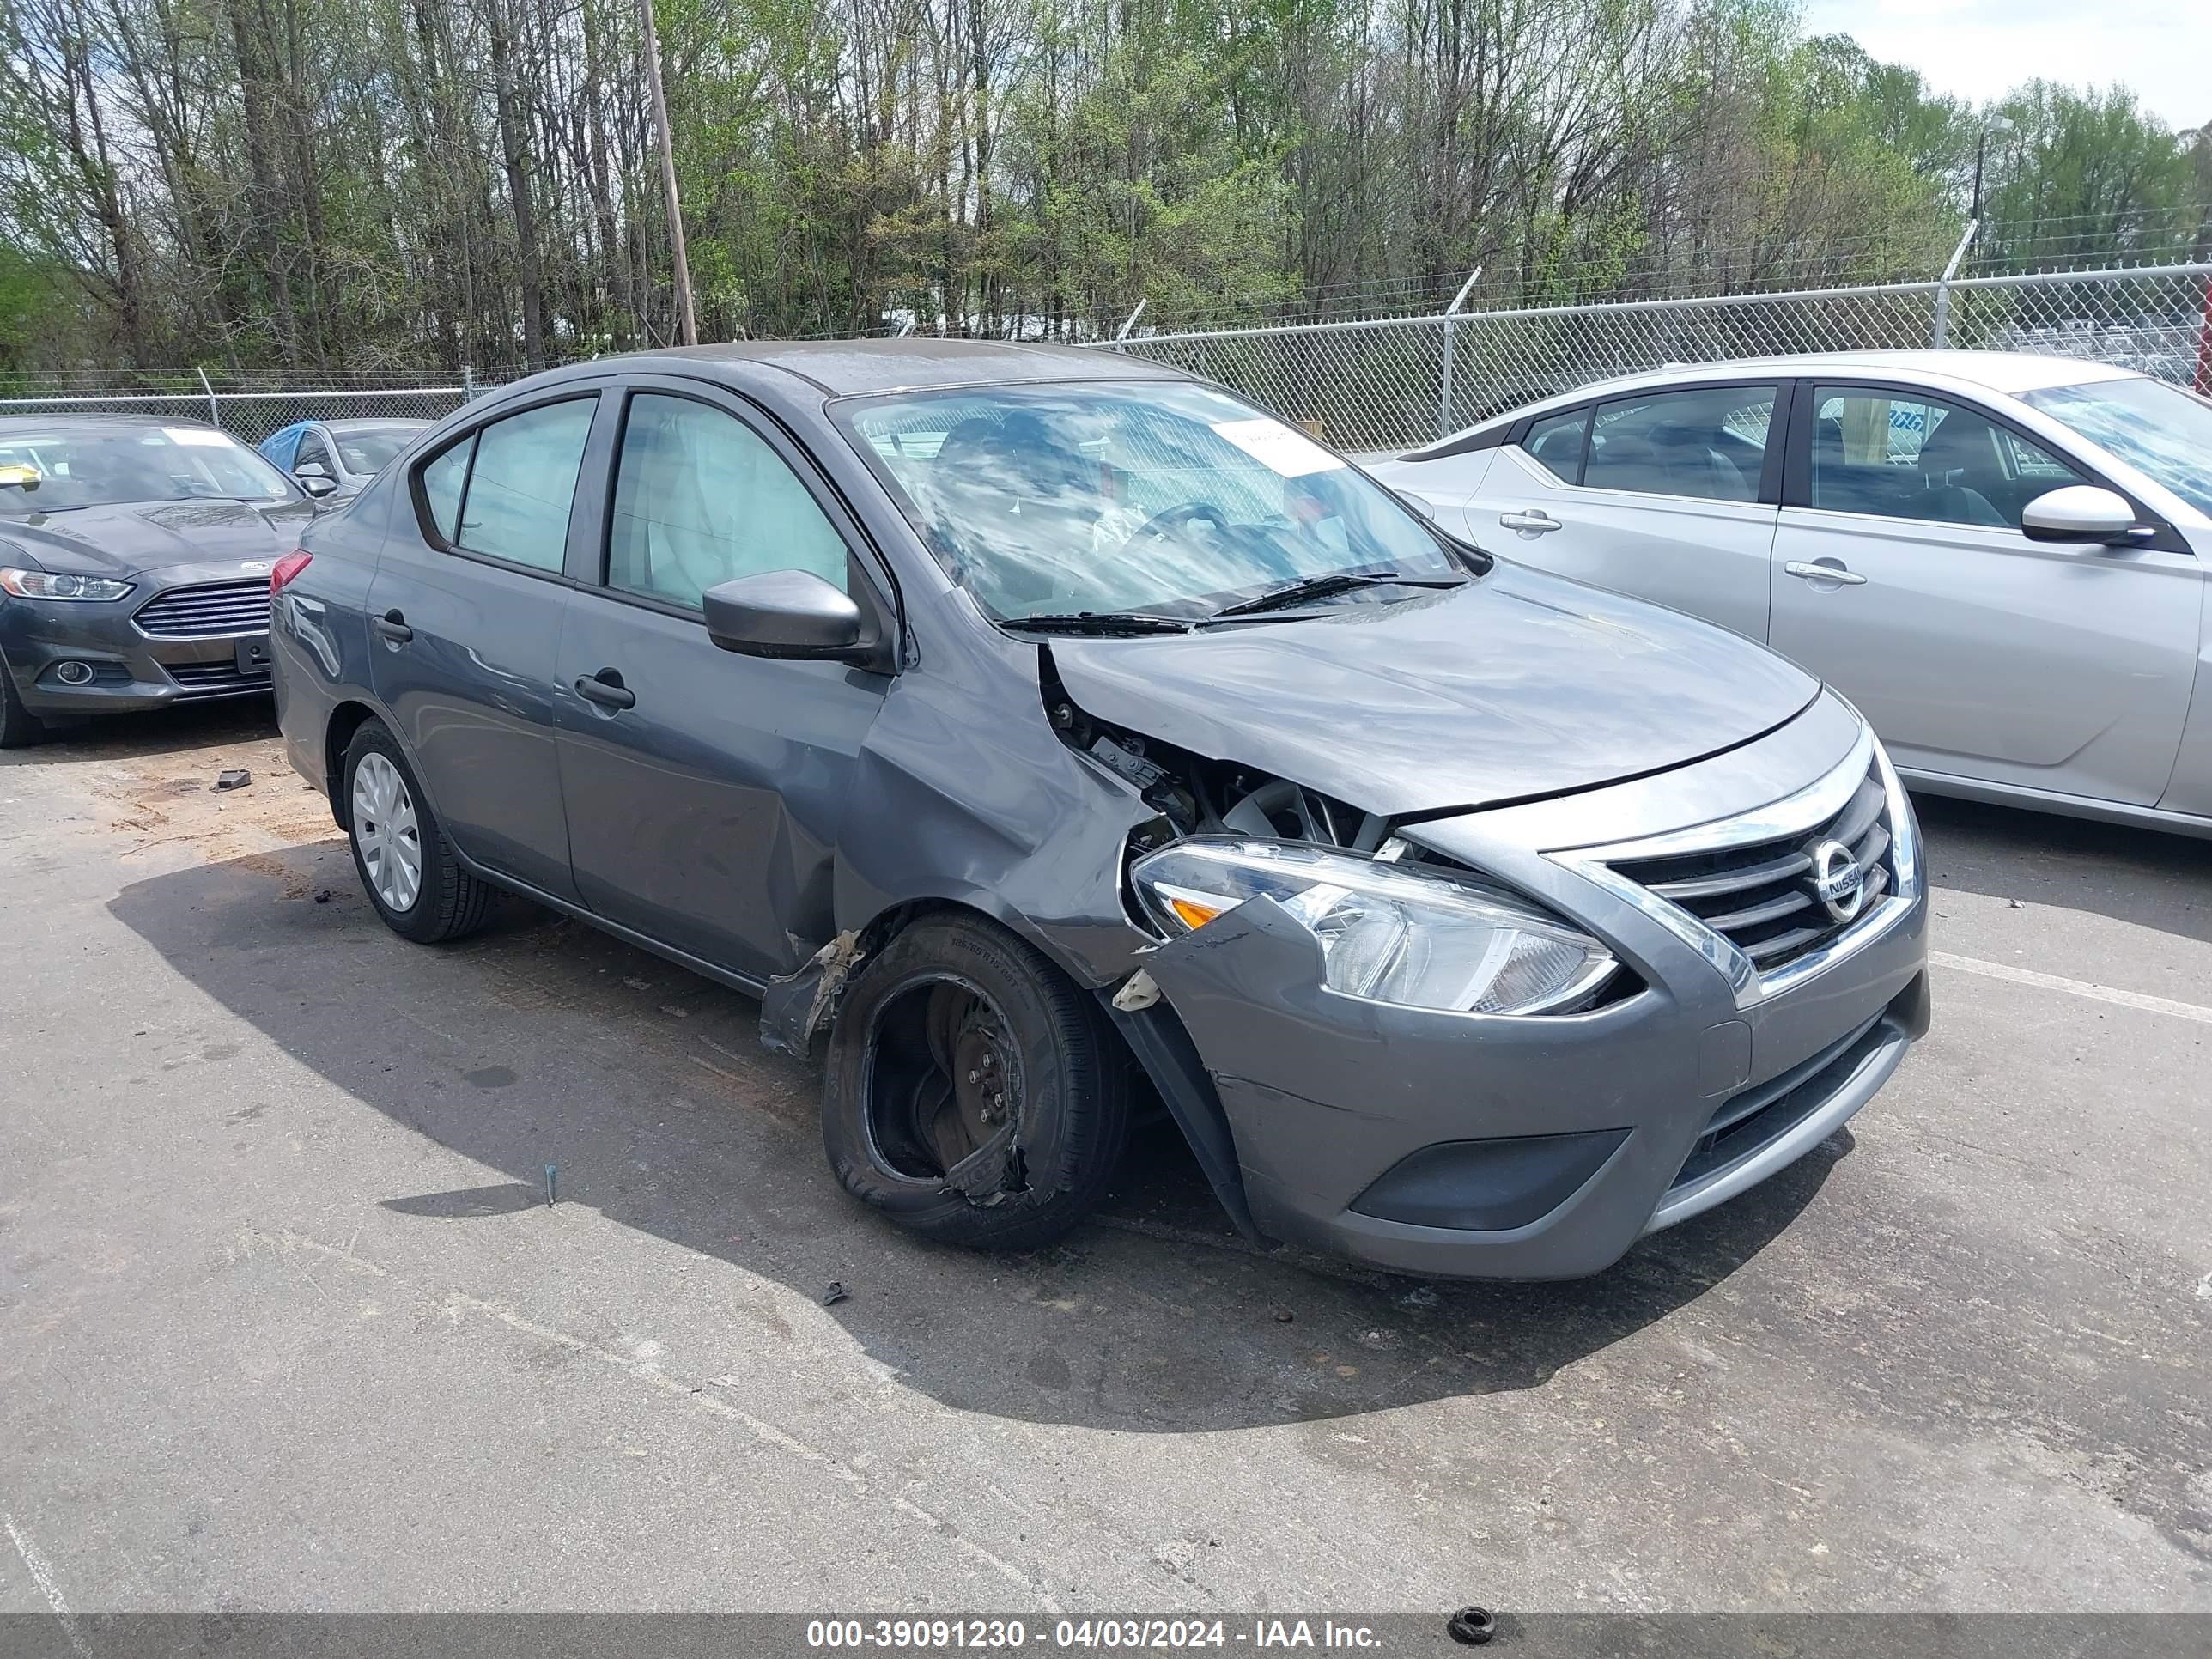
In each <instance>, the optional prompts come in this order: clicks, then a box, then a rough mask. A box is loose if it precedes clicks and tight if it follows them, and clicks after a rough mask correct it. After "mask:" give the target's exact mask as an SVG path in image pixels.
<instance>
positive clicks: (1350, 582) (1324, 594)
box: [1206, 570, 1467, 623]
mask: <svg viewBox="0 0 2212 1659" xmlns="http://www.w3.org/2000/svg"><path fill="white" fill-rule="evenodd" d="M1465 580H1467V578H1466V577H1464V576H1401V575H1399V574H1396V573H1395V572H1393V571H1380V572H1377V571H1372V570H1339V571H1336V572H1334V574H1329V575H1327V576H1301V577H1300V578H1298V580H1296V581H1291V582H1285V583H1283V584H1282V586H1279V587H1271V588H1269V589H1267V591H1266V592H1263V593H1256V594H1255V595H1254V596H1253V597H1252V598H1250V599H1239V600H1237V603H1236V604H1234V605H1224V606H1222V607H1221V609H1220V610H1218V611H1215V612H1214V613H1213V614H1212V616H1210V617H1207V618H1206V621H1208V622H1210V623H1215V622H1219V621H1221V620H1222V619H1223V618H1224V617H1252V616H1257V615H1258V614H1259V613H1260V612H1261V611H1282V610H1285V609H1287V608H1288V607H1290V606H1291V605H1303V604H1304V603H1305V602H1306V601H1307V600H1309V599H1328V598H1329V597H1330V596H1331V595H1333V594H1337V593H1348V592H1351V591H1352V589H1353V588H1355V587H1457V586H1459V585H1460V584H1461V583H1462V582H1463V581H1465Z"/></svg>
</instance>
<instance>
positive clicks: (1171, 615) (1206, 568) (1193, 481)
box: [841, 383, 1468, 632]
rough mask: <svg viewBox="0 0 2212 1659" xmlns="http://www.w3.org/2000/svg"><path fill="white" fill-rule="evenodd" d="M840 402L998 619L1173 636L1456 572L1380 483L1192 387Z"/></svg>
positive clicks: (904, 498) (927, 533) (1247, 410)
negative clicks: (1218, 622)
mask: <svg viewBox="0 0 2212 1659" xmlns="http://www.w3.org/2000/svg"><path fill="white" fill-rule="evenodd" d="M841 414H842V419H843V420H844V422H845V423H846V428H847V430H848V433H849V434H850V435H852V436H853V437H854V440H855V441H856V443H857V445H858V447H859V448H860V453H861V454H862V455H863V457H865V458H866V459H867V460H868V461H869V463H870V464H871V465H872V466H873V467H874V468H875V470H876V472H877V474H878V477H881V478H882V479H883V480H884V483H886V484H887V485H888V486H889V487H890V489H891V492H892V494H893V495H895V496H896V497H897V498H898V499H899V502H900V505H901V507H902V509H903V510H904V511H905V513H906V514H907V516H908V519H909V520H912V522H913V524H914V526H915V529H916V530H917V531H918V532H920V533H921V537H922V539H923V540H924V542H925V543H927V545H928V547H929V549H930V551H931V552H932V553H933V555H934V556H936V558H937V560H938V562H939V563H940V564H942V565H943V566H944V567H945V571H946V572H947V574H950V575H951V578H952V579H953V580H955V581H957V582H959V583H960V584H961V585H962V586H965V587H966V588H967V589H968V590H969V592H972V593H973V594H974V595H975V598H976V599H977V600H978V601H980V602H981V605H983V607H984V608H985V610H987V611H988V612H989V613H990V614H991V615H992V616H993V617H995V618H997V619H998V620H999V621H1000V622H1001V623H1006V624H1007V625H1009V626H1023V625H1029V626H1036V627H1044V626H1055V625H1056V626H1061V627H1068V628H1077V627H1082V626H1085V625H1095V626H1096V628H1097V630H1098V631H1102V632H1109V631H1115V630H1117V629H1130V630H1133V629H1138V628H1144V629H1156V630H1158V631H1163V632H1164V631H1179V630H1181V629H1184V628H1188V627H1190V626H1193V625H1194V624H1196V623H1202V622H1206V621H1209V620H1213V619H1216V618H1220V617H1225V615H1227V614H1228V613H1231V612H1233V613H1235V615H1236V617H1239V618H1243V617H1252V618H1255V619H1256V618H1258V617H1261V615H1262V614H1263V613H1264V614H1285V613H1287V612H1289V611H1291V609H1293V608H1295V607H1298V606H1302V605H1308V604H1318V603H1320V602H1322V601H1323V600H1325V599H1340V598H1343V599H1376V600H1381V599H1404V598H1410V597H1413V594H1412V593H1409V592H1407V591H1406V590H1407V589H1408V588H1413V589H1419V588H1424V587H1435V586H1455V585H1456V584H1458V583H1459V582H1461V581H1463V580H1466V579H1467V573H1468V565H1467V564H1465V563H1463V562H1461V560H1460V559H1458V558H1455V556H1453V554H1452V553H1451V552H1449V550H1447V548H1446V546H1445V544H1443V542H1442V541H1440V540H1439V539H1438V538H1437V534H1436V533H1435V532H1433V531H1431V529H1430V528H1429V527H1428V526H1427V524H1426V522H1425V520H1422V519H1420V518H1419V517H1418V516H1417V515H1416V514H1415V513H1413V511H1412V510H1411V509H1410V508H1408V507H1406V506H1405V505H1404V504H1403V503H1402V502H1401V501H1398V500H1397V499H1396V498H1395V497H1394V496H1393V495H1390V494H1389V492H1388V491H1387V490H1385V489H1383V488H1381V487H1380V486H1379V485H1377V484H1375V483H1371V482H1370V481H1369V480H1368V479H1367V478H1365V477H1363V476H1362V475H1360V474H1359V473H1358V472H1356V471H1353V470H1352V468H1351V467H1350V466H1348V465H1346V463H1345V462H1344V461H1343V460H1342V459H1340V458H1339V457H1337V456H1336V455H1334V454H1332V453H1330V452H1329V451H1328V450H1326V449H1324V448H1322V446H1321V445H1319V444H1317V443H1316V442H1315V441H1313V440H1312V439H1311V438H1310V437H1308V436H1307V435H1305V434H1304V433H1303V432H1301V431H1299V430H1298V429H1297V428H1295V427H1291V426H1287V425H1285V424H1284V423H1283V422H1280V421H1278V420H1276V419H1274V418H1273V416H1267V415H1262V414H1261V413H1260V412H1259V411H1258V410H1255V409H1253V408H1251V407H1250V406H1249V405H1248V404H1241V403H1239V402H1237V400H1236V399H1235V398H1230V397H1228V396H1225V394H1223V393H1220V392H1214V391H1211V390H1209V389H1207V388H1206V387H1203V386H1176V385H1157V384H1151V383H1131V384H1086V385H1072V386H994V387H988V388H984V389H979V390H970V391H962V392H937V393H915V394H906V395H899V396H893V397H888V398H869V399H866V400H858V399H856V400H854V402H853V403H852V404H848V405H847V406H846V407H845V409H844V410H842V411H841Z"/></svg>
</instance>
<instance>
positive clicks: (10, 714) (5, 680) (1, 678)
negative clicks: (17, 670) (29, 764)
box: [0, 662, 46, 749]
mask: <svg viewBox="0 0 2212 1659" xmlns="http://www.w3.org/2000/svg"><path fill="white" fill-rule="evenodd" d="M45 736H46V722H45V721H44V720H40V718H39V717H38V716H37V715H36V714H33V713H32V712H31V711H30V710H29V709H27V708H24V707H23V700H22V698H21V697H20V696H17V695H16V693H15V676H14V675H12V674H11V673H9V671H8V665H7V664H6V663H5V662H0V749H23V748H27V747H28V746H29V745H31V744H34V743H36V742H38V740H39V739H40V738H43V737H45Z"/></svg>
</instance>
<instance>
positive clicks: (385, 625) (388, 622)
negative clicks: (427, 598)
mask: <svg viewBox="0 0 2212 1659" xmlns="http://www.w3.org/2000/svg"><path fill="white" fill-rule="evenodd" d="M369 626H370V627H371V628H374V629H375V630H376V631H377V633H378V635H380V636H381V637H382V638H385V639H387V640H390V641H392V644H394V645H404V644H406V643H407V641H410V640H411V639H413V638H414V637H415V630H414V629H411V628H410V627H409V626H408V625H407V618H406V617H403V616H402V615H400V614H399V612H398V611H386V612H385V613H384V614H383V615H382V616H380V617H375V618H374V619H373V620H372V621H371V622H370V623H369Z"/></svg>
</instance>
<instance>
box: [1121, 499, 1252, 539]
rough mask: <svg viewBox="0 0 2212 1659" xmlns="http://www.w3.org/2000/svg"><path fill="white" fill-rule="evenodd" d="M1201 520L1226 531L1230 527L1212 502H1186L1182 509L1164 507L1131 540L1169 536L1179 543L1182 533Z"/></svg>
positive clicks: (1142, 525) (1146, 521) (1140, 527)
mask: <svg viewBox="0 0 2212 1659" xmlns="http://www.w3.org/2000/svg"><path fill="white" fill-rule="evenodd" d="M1200 519H1204V520H1206V521H1207V522H1208V523H1210V524H1215V525H1220V526H1222V528H1224V529H1226V528H1227V527H1228V526H1227V525H1226V523H1225V521H1224V520H1223V519H1222V516H1221V509H1220V508H1219V507H1215V506H1214V505H1213V504H1212V503H1211V502H1210V501H1185V502H1183V503H1182V506H1180V507H1162V508H1161V509H1160V510H1159V511H1158V512H1157V513H1153V514H1152V517H1151V518H1149V519H1147V520H1145V521H1144V523H1142V524H1140V525H1139V526H1137V530H1136V533H1135V534H1134V535H1133V536H1131V537H1130V538H1129V539H1130V540H1131V541H1140V540H1142V539H1143V538H1145V537H1146V536H1169V537H1173V538H1176V540H1178V541H1179V540H1181V539H1182V532H1185V531H1187V530H1188V529H1189V528H1190V526H1192V525H1193V524H1194V523H1195V522H1196V521H1197V520H1200Z"/></svg>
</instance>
